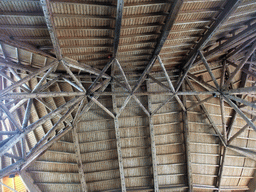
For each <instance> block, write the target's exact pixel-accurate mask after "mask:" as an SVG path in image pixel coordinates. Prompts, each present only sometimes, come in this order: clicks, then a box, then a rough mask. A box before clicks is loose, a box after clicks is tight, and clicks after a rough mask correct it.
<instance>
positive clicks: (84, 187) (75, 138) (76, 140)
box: [72, 98, 88, 192]
mask: <svg viewBox="0 0 256 192" xmlns="http://www.w3.org/2000/svg"><path fill="white" fill-rule="evenodd" d="M85 99H86V98H85ZM86 101H87V99H86ZM83 102H84V100H82V101H81V104H80V105H81V106H80V107H79V110H80V109H81V108H82V104H83ZM79 110H78V111H79ZM73 119H74V118H73ZM74 121H75V119H74ZM73 124H74V129H73V130H72V136H73V142H74V145H75V153H76V159H77V166H78V172H79V176H80V182H81V186H82V191H83V192H87V191H88V187H87V184H86V178H85V174H84V169H83V161H82V157H81V150H80V146H79V137H78V133H77V122H73Z"/></svg>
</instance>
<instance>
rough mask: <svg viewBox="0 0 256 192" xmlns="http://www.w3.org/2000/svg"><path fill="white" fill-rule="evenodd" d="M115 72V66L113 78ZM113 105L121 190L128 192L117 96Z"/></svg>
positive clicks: (112, 69) (113, 100)
mask: <svg viewBox="0 0 256 192" xmlns="http://www.w3.org/2000/svg"><path fill="white" fill-rule="evenodd" d="M114 72H115V65H112V68H111V76H114ZM111 90H112V91H113V92H114V91H115V85H114V83H112V84H111ZM112 105H113V111H114V115H115V118H114V124H115V134H116V145H117V155H118V164H119V172H120V179H121V189H122V192H126V185H125V176H124V165H123V157H122V149H121V138H120V130H119V122H118V117H117V114H118V109H117V103H116V96H115V95H113V96H112Z"/></svg>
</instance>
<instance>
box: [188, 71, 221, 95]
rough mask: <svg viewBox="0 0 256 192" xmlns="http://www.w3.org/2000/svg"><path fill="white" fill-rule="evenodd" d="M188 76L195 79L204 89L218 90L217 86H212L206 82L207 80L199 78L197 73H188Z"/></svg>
mask: <svg viewBox="0 0 256 192" xmlns="http://www.w3.org/2000/svg"><path fill="white" fill-rule="evenodd" d="M187 76H188V77H189V78H190V79H192V80H193V81H195V82H196V83H197V84H198V85H200V86H201V87H203V88H204V89H206V90H208V91H211V90H216V88H215V87H213V86H211V85H210V84H209V83H206V82H205V81H203V80H201V79H199V78H198V77H196V76H195V75H193V74H191V73H187Z"/></svg>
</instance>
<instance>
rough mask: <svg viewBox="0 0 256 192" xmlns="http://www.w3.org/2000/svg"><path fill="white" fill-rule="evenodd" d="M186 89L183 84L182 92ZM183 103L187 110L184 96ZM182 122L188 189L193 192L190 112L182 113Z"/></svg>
mask: <svg viewBox="0 0 256 192" xmlns="http://www.w3.org/2000/svg"><path fill="white" fill-rule="evenodd" d="M185 90H186V87H185V84H184V83H183V85H182V91H185ZM182 102H183V105H184V107H185V108H186V103H187V98H186V96H182ZM182 121H183V131H184V142H185V151H186V160H187V177H188V189H189V192H192V191H193V178H192V166H191V153H190V151H191V150H190V134H189V127H188V112H187V110H186V111H182Z"/></svg>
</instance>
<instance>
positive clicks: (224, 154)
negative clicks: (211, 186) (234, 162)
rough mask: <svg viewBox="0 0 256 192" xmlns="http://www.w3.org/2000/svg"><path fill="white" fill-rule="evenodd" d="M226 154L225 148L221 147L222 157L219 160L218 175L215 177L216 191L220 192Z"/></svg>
mask: <svg viewBox="0 0 256 192" xmlns="http://www.w3.org/2000/svg"><path fill="white" fill-rule="evenodd" d="M226 154H227V148H226V147H223V151H222V157H221V159H220V167H219V173H218V177H217V187H218V191H221V181H222V178H223V170H224V165H225V159H226Z"/></svg>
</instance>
